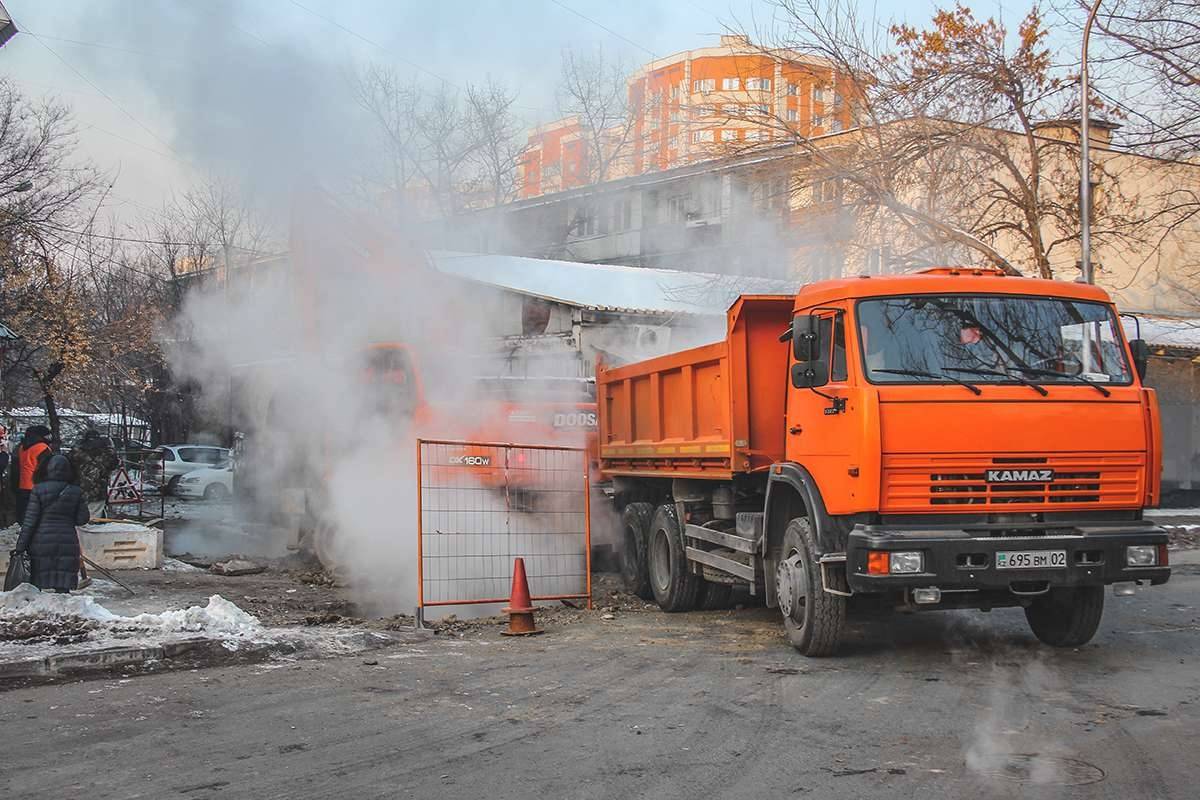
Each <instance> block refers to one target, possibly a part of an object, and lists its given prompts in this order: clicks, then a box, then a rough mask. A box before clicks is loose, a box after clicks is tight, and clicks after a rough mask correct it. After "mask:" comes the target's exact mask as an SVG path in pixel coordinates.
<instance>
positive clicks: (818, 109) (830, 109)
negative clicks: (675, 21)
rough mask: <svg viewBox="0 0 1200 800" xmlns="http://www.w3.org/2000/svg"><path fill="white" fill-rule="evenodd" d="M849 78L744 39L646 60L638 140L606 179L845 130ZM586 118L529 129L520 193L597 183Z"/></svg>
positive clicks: (627, 141)
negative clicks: (583, 126) (586, 136)
mask: <svg viewBox="0 0 1200 800" xmlns="http://www.w3.org/2000/svg"><path fill="white" fill-rule="evenodd" d="M848 88H849V87H848V81H847V80H845V79H844V78H842V77H840V76H838V75H836V74H835V72H834V70H833V68H832V65H831V64H830V63H829V62H827V61H824V60H822V59H818V58H814V57H811V56H805V55H801V54H799V53H795V52H792V51H782V50H777V51H768V50H765V49H763V48H761V47H756V46H754V45H752V44H751V43H750V40H749V39H748V38H747V37H745V36H722V37H721V40H720V44H719V45H717V46H716V47H705V48H700V49H698V50H688V51H685V52H682V53H676V54H675V55H673V56H668V57H666V58H661V59H658V60H657V61H652V62H650V63H648V64H645V65H643V66H642V67H641V68H640V69H639V70H638V71H637V72H635V73H634V74H633V75H631V76H630V77H629V79H628V92H629V109H630V113H631V114H633V115H634V116H633V120H632V123H633V125H632V133H631V135H630V136H625V137H623V136H619V135H615V136H614V137H613V138H614V140H617V141H621V140H623V141H621V144H620V146H622V147H624V148H626V151H625V152H623V153H622V154H621V156H620V157H619V158H617V159H614V166H613V169H612V170H610V174H608V175H607V176H606V177H607V178H608V179H612V178H622V177H629V176H631V175H641V174H644V173H647V172H654V171H658V170H665V169H672V168H674V167H678V166H683V165H686V164H692V163H695V162H697V161H704V160H708V159H712V158H719V157H721V156H727V155H730V154H731V153H736V152H739V151H741V150H744V149H747V148H753V147H756V146H758V144H759V143H770V142H772V141H774V142H776V143H778V142H780V141H784V140H786V139H788V138H790V137H793V136H804V137H808V136H819V135H822V134H825V133H836V132H838V131H841V130H844V129H845V128H848V127H849V126H850V124H851V120H850V108H849V104H848V103H847V102H846V99H845V98H846V95H847V93H848ZM588 156H589V154H588V148H587V146H586V144H585V142H584V140H583V138H582V137H581V129H580V125H579V122H578V120H576V119H575V118H572V117H568V118H566V119H562V120H558V121H556V122H552V123H550V124H548V125H543V126H541V127H539V128H537V129H535V130H534V131H532V132H531V133H530V134H529V143H528V146H527V149H526V152H525V154H524V157H523V159H522V164H521V175H520V180H519V187H520V188H519V196H520V198H521V199H526V198H530V197H538V196H540V195H543V194H550V193H553V192H558V191H562V190H564V189H573V188H577V187H579V186H584V185H587V184H588V183H589V180H590V178H589V176H590V170H589V168H588V167H589V164H588Z"/></svg>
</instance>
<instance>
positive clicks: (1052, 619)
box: [1025, 586, 1104, 647]
mask: <svg viewBox="0 0 1200 800" xmlns="http://www.w3.org/2000/svg"><path fill="white" fill-rule="evenodd" d="M1103 614H1104V587H1103V586H1077V587H1074V588H1062V589H1051V590H1050V592H1049V593H1048V594H1046V595H1043V596H1042V597H1039V598H1038V599H1036V600H1034V601H1033V605H1031V606H1029V607H1028V608H1026V609H1025V619H1026V620H1028V621H1029V628H1030V629H1031V630H1032V631H1033V635H1034V636H1036V637H1037V638H1038V639H1040V640H1041V641H1042V642H1043V643H1045V644H1048V645H1051V646H1052V647H1079V646H1081V645H1085V644H1087V643H1088V642H1090V641H1091V640H1092V637H1093V636H1095V635H1096V629H1097V628H1099V627H1100V617H1101V616H1102V615H1103Z"/></svg>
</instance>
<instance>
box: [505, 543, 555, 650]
mask: <svg viewBox="0 0 1200 800" xmlns="http://www.w3.org/2000/svg"><path fill="white" fill-rule="evenodd" d="M504 612H505V613H506V614H508V630H506V631H501V632H500V633H501V634H502V635H504V636H532V635H533V634H535V633H544V631H543V630H541V629H540V628H538V627H537V625H535V624H534V621H533V602H532V601H531V600H530V599H529V579H528V578H526V577H525V559H523V558H518V559H516V560H515V561H514V562H513V582H512V593H511V594H510V595H509V597H508V608H506V609H504Z"/></svg>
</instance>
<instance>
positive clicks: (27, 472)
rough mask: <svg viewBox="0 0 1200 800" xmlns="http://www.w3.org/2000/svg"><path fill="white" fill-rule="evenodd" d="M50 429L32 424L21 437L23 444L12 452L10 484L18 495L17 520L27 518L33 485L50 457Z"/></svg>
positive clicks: (9, 472)
mask: <svg viewBox="0 0 1200 800" xmlns="http://www.w3.org/2000/svg"><path fill="white" fill-rule="evenodd" d="M51 452H52V451H51V450H50V429H49V428H47V427H46V426H45V425H30V426H29V427H28V428H26V429H25V435H24V436H23V437H21V444H20V445H18V446H17V450H16V452H14V453H13V454H12V464H11V465H10V466H9V469H8V475H9V478H8V480H9V485H11V486H12V490H13V495H14V496H15V497H16V510H17V521H18V522H20V521H22V520H24V519H25V506H26V504H27V503H28V502H29V493H30V492H31V491H33V485H34V484H35V483H37V481H38V480H40V478H41V474H40V472H39V467H44V466H45V463H46V459H47V458H49V457H50V453H51Z"/></svg>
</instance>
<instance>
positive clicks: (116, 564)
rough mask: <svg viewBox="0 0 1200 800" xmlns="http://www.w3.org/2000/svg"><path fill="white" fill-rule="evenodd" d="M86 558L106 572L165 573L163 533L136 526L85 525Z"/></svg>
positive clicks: (82, 537)
mask: <svg viewBox="0 0 1200 800" xmlns="http://www.w3.org/2000/svg"><path fill="white" fill-rule="evenodd" d="M79 542H80V544H81V545H82V546H83V554H84V556H86V557H87V558H88V559H90V560H91V561H94V562H95V563H96V564H98V565H100V566H101V567H102V568H104V569H162V562H163V532H162V531H161V530H158V529H157V528H147V527H145V526H143V525H135V524H132V523H124V522H121V523H107V524H98V525H85V526H84V527H82V528H80V529H79Z"/></svg>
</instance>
